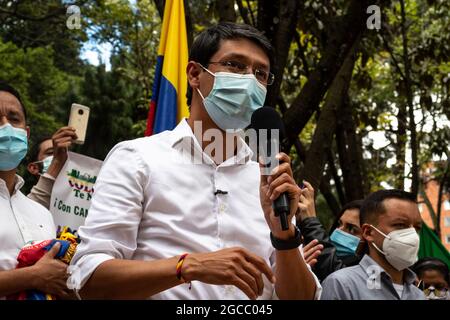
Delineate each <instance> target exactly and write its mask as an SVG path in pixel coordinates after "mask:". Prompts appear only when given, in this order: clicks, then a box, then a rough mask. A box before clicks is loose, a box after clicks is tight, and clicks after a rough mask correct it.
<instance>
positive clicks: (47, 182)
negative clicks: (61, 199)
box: [27, 173, 55, 209]
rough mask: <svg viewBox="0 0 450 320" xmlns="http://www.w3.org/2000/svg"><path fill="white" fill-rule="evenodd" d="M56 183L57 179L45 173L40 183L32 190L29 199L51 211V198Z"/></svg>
mask: <svg viewBox="0 0 450 320" xmlns="http://www.w3.org/2000/svg"><path fill="white" fill-rule="evenodd" d="M54 183H55V178H53V177H52V176H51V175H49V174H47V173H44V174H43V175H42V176H40V178H39V180H38V183H37V184H36V185H35V186H33V188H31V191H30V193H29V194H28V196H27V197H28V198H30V199H31V200H33V201H36V202H37V203H39V204H41V205H43V206H44V207H45V208H47V209H49V208H50V197H51V195H52V190H53V184H54Z"/></svg>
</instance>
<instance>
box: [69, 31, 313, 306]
mask: <svg viewBox="0 0 450 320" xmlns="http://www.w3.org/2000/svg"><path fill="white" fill-rule="evenodd" d="M270 58H271V46H270V44H269V42H268V40H267V39H266V38H265V37H264V36H263V35H262V34H261V33H260V32H259V31H257V30H256V29H254V28H252V27H250V26H247V25H237V24H233V23H221V24H219V25H217V26H213V27H211V28H209V29H208V30H206V31H204V32H202V33H201V34H200V35H199V36H198V37H197V38H196V40H195V41H194V44H193V46H192V48H191V54H190V59H189V60H190V62H189V63H188V65H187V76H188V81H189V86H190V91H188V97H189V98H188V105H190V111H191V114H190V117H189V119H187V120H186V119H183V120H182V121H181V122H180V123H179V125H178V126H177V127H176V128H175V129H174V130H173V131H164V132H162V133H160V134H157V135H154V136H152V137H149V138H141V139H136V140H132V141H126V142H123V143H119V144H118V145H116V146H115V147H114V148H113V150H112V151H111V152H110V153H109V155H108V157H107V159H106V160H105V163H104V165H103V167H102V169H101V172H100V174H99V176H98V179H97V182H96V189H95V193H94V196H93V199H92V204H91V207H90V209H89V216H88V217H87V219H86V224H85V226H83V227H80V229H79V235H80V238H81V240H82V241H81V244H80V245H79V246H78V250H77V253H76V255H75V256H74V258H73V260H72V264H73V265H74V268H73V274H72V279H71V280H72V282H73V283H75V284H78V285H79V287H81V288H82V289H81V290H80V291H79V293H80V295H81V297H82V298H113V299H117V298H135V299H143V298H152V299H245V298H250V299H256V298H258V297H259V298H262V299H270V298H273V297H278V298H281V299H313V298H318V296H319V295H320V284H319V283H318V281H317V278H316V277H315V276H314V274H313V273H312V272H311V271H310V269H309V266H307V264H306V263H305V261H304V260H303V257H302V254H301V251H300V250H299V248H298V247H299V245H300V242H299V241H300V234H299V232H298V229H296V227H295V225H294V224H292V223H291V224H290V225H289V229H288V230H287V231H282V229H281V227H280V222H279V218H278V217H275V215H274V212H273V209H272V201H273V200H274V199H276V198H277V197H278V196H279V195H280V194H281V193H283V192H287V193H288V194H289V200H290V209H291V213H290V216H289V218H290V219H288V221H292V219H291V218H292V217H293V215H294V213H295V212H296V210H297V207H298V200H299V197H300V194H301V190H300V188H299V187H298V186H297V185H296V184H295V182H294V179H293V178H292V170H291V167H290V161H289V157H288V156H287V155H285V154H282V155H281V159H280V160H281V161H284V163H282V164H281V165H280V166H278V167H277V169H276V170H277V171H276V172H274V173H273V174H272V175H271V176H269V177H267V176H261V177H260V169H259V165H258V163H257V162H255V161H251V160H250V159H251V157H252V151H251V150H250V148H249V147H248V146H247V145H246V144H245V143H244V142H243V140H242V138H239V137H238V138H237V141H238V142H237V143H235V142H234V141H235V140H234V139H232V141H233V142H232V143H230V142H228V141H227V139H225V138H224V140H223V141H224V143H223V144H222V143H220V144H219V146H220V148H219V149H221V150H217V149H213V150H211V149H212V148H210V146H209V145H208V143H206V142H205V141H204V139H202V136H203V134H204V133H205V132H206V131H207V130H215V131H216V132H217V131H218V132H219V133H221V134H223V135H224V136H225V135H228V134H229V133H225V131H226V130H227V129H238V130H239V129H244V128H245V127H246V126H248V125H249V123H250V117H251V114H252V112H253V111H254V110H255V109H257V108H259V107H262V105H263V103H264V99H265V94H266V86H267V85H270V84H271V83H272V82H273V74H271V73H270ZM163 81H165V80H163ZM198 125H200V126H201V127H202V129H203V130H201V129H200V130H196V129H195V127H196V126H198ZM197 129H198V128H197ZM208 147H209V148H208ZM224 150H225V151H230V150H231V154H230V156H229V157H225V158H221V155H222V154H224V153H227V152H222V151H224ZM227 154H229V153H227ZM271 235H272V240H273V241H272V243H271ZM274 246H276V247H277V248H278V249H277V250H275V248H274ZM183 283H189V284H184V285H183Z"/></svg>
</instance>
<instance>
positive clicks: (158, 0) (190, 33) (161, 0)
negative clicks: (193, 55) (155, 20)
mask: <svg viewBox="0 0 450 320" xmlns="http://www.w3.org/2000/svg"><path fill="white" fill-rule="evenodd" d="M153 1H154V3H155V6H156V9H157V10H158V13H159V16H160V17H161V21H162V20H163V18H164V7H165V5H166V0H153ZM189 2H190V1H188V0H184V15H185V17H186V32H187V41H188V49H189V48H190V47H191V45H192V41H194V29H193V27H192V17H191V9H190V7H189Z"/></svg>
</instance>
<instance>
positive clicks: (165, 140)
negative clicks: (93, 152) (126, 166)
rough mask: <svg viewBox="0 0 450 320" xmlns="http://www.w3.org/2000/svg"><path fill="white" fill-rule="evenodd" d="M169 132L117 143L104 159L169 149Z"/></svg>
mask: <svg viewBox="0 0 450 320" xmlns="http://www.w3.org/2000/svg"><path fill="white" fill-rule="evenodd" d="M170 141H171V140H170V131H164V132H161V133H159V134H156V135H152V136H150V137H140V138H136V139H131V140H124V141H121V142H119V143H117V144H116V145H115V146H114V147H113V148H112V149H111V150H110V152H109V153H108V155H107V157H106V159H108V158H109V157H110V156H111V155H112V154H117V153H118V152H119V153H145V154H147V153H149V152H156V151H159V152H160V151H162V150H163V149H165V148H169V146H170V145H169V143H170Z"/></svg>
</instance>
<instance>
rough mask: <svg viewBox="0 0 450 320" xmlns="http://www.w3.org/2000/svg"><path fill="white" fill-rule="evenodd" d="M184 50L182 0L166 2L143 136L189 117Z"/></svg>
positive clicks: (166, 128)
mask: <svg viewBox="0 0 450 320" xmlns="http://www.w3.org/2000/svg"><path fill="white" fill-rule="evenodd" d="M187 63H188V46H187V33H186V21H185V17H184V4H183V0H166V5H165V7H164V17H163V24H162V29H161V39H160V42H159V49H158V58H157V60H156V70H155V79H154V82H153V92H152V100H151V102H150V108H149V110H148V118H147V128H146V130H145V135H146V136H150V135H152V134H154V133H159V132H162V131H164V130H171V129H173V128H174V127H175V126H176V125H177V123H178V122H179V121H180V120H181V119H182V118H184V117H187V116H188V115H189V111H188V107H187V103H186V90H187V77H186V66H187Z"/></svg>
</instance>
